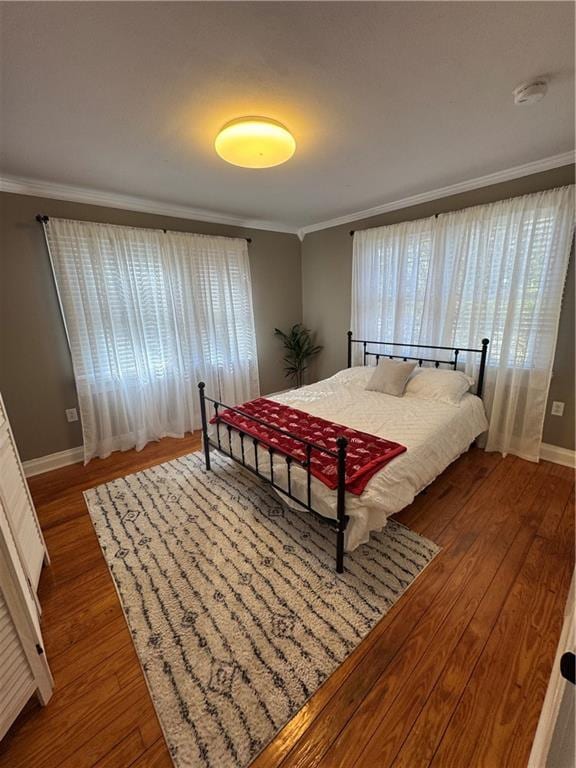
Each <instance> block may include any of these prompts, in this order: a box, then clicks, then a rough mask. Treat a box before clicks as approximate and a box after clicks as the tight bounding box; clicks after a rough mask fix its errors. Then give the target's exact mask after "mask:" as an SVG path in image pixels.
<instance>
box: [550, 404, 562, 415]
mask: <svg viewBox="0 0 576 768" xmlns="http://www.w3.org/2000/svg"><path fill="white" fill-rule="evenodd" d="M552 416H564V403H561V402H560V401H559V400H554V402H553V403H552Z"/></svg>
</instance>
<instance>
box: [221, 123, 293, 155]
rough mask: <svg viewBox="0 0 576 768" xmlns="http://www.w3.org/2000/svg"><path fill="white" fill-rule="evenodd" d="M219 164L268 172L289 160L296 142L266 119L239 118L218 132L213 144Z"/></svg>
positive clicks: (286, 130) (278, 125) (286, 132)
mask: <svg viewBox="0 0 576 768" xmlns="http://www.w3.org/2000/svg"><path fill="white" fill-rule="evenodd" d="M214 147H215V149H216V152H217V153H218V154H219V155H220V157H221V158H222V159H223V160H226V162H227V163H232V165H239V166H241V167H242V168H271V167H272V166H274V165H281V164H282V163H285V162H286V161H287V160H290V158H291V157H292V155H293V154H294V152H295V150H296V142H295V141H294V137H293V136H292V134H291V133H290V131H289V130H288V129H287V128H286V127H285V126H283V125H282V123H278V122H277V121H276V120H271V119H270V118H268V117H239V118H238V119H237V120H232V121H231V122H229V123H226V125H225V126H224V127H223V128H222V130H221V131H220V133H219V134H218V136H216V141H215V142H214Z"/></svg>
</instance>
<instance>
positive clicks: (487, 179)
mask: <svg viewBox="0 0 576 768" xmlns="http://www.w3.org/2000/svg"><path fill="white" fill-rule="evenodd" d="M575 158H576V153H575V152H573V151H572V152H564V153H563V154H561V155H552V156H551V157H544V158H542V160H535V161H533V162H531V163H525V164H524V165H516V166H514V167H513V168H508V169H506V170H503V171H496V173H489V174H487V175H486V176H478V177H477V178H475V179H468V180H467V181H460V182H458V183H457V184H450V185H449V186H447V187H439V188H438V189H431V190H430V191H428V192H422V193H420V194H418V195H411V196H410V197H404V198H402V199H401V200H393V201H391V202H389V203H383V204H382V205H377V206H374V207H373V208H366V209H365V210H363V211H356V212H355V213H348V214H346V215H345V216H339V217H338V218H336V219H328V220H327V221H319V222H317V223H316V224H309V225H308V226H306V227H301V228H300V229H299V230H298V237H299V238H300V240H303V239H304V237H305V236H306V235H307V234H308V233H309V232H317V231H318V230H321V229H328V228H330V227H337V226H339V225H341V224H350V223H351V222H353V221H358V220H359V219H368V218H370V217H371V216H378V215H379V214H381V213H389V212H391V211H398V210H400V209H401V208H410V207H411V206H413V205H420V204H421V203H428V202H430V201H432V200H440V199H441V198H443V197H450V195H458V194H461V193H462V192H470V191H471V190H474V189H480V188H482V187H489V186H491V185H492V184H500V183H502V182H504V181H511V180H512V179H519V178H521V177H522V176H530V175H532V174H533V173H541V172H542V171H549V170H551V169H552V168H560V167H561V166H563V165H572V164H574V161H575Z"/></svg>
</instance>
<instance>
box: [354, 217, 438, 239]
mask: <svg viewBox="0 0 576 768" xmlns="http://www.w3.org/2000/svg"><path fill="white" fill-rule="evenodd" d="M438 216H440V214H439V213H435V214H434V218H435V219H437V218H438ZM369 229H370V227H369ZM356 231H358V232H362V230H361V229H360V230H356V229H351V230H350V237H354V232H356Z"/></svg>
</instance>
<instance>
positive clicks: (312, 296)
mask: <svg viewBox="0 0 576 768" xmlns="http://www.w3.org/2000/svg"><path fill="white" fill-rule="evenodd" d="M573 183H574V166H565V167H563V168H557V169H554V170H552V171H546V172H544V173H538V174H534V175H533V176H525V177H524V178H521V179H516V180H514V181H509V182H505V183H503V184H495V185H493V186H490V187H484V188H483V189H477V190H473V191H471V192H465V193H463V194H460V195H452V196H450V197H445V198H442V199H441V200H435V201H433V202H429V203H424V204H422V205H416V206H413V207H411V208H403V209H401V210H398V211H393V212H390V213H385V214H381V215H379V216H373V217H371V218H368V219H364V220H362V221H355V222H354V223H353V224H345V225H341V226H338V227H332V228H330V229H323V230H320V231H318V232H311V233H310V234H308V235H306V237H305V238H304V242H303V245H302V302H303V320H304V323H305V324H306V325H307V326H308V327H309V328H311V329H313V330H314V331H316V334H317V341H318V342H319V343H320V344H323V345H324V350H323V352H322V353H321V355H320V356H319V357H318V360H317V362H316V363H315V365H314V367H313V368H312V370H311V374H312V376H311V377H312V378H313V379H319V378H325V377H326V376H330V375H332V374H333V373H334V372H335V371H337V370H339V369H340V368H343V367H344V366H345V365H346V331H347V330H348V327H349V324H350V304H351V276H352V238H351V237H350V234H349V233H350V230H351V229H364V228H367V227H378V226H382V225H385V224H395V223H397V222H400V221H410V220H414V219H420V218H424V217H426V216H433V215H434V214H435V213H444V212H446V211H454V210H459V209H461V208H466V207H468V206H471V205H480V204H483V203H490V202H494V201H496V200H503V199H505V198H507V197H514V196H516V195H523V194H528V193H530V192H536V191H538V190H543V189H550V188H552V187H557V186H563V185H565V184H573ZM552 400H562V401H564V402H565V403H566V408H565V411H564V416H563V417H558V416H551V415H550V407H551V403H552ZM574 417H575V413H574V257H572V259H571V265H570V269H569V275H568V282H567V285H566V290H565V294H564V301H563V305H562V315H561V319H560V330H559V337H558V345H557V349H556V359H555V362H554V376H553V379H552V385H551V389H550V397H549V402H548V408H547V412H546V422H545V426H544V441H545V442H547V443H552V444H553V445H560V446H562V447H564V448H570V449H574Z"/></svg>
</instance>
